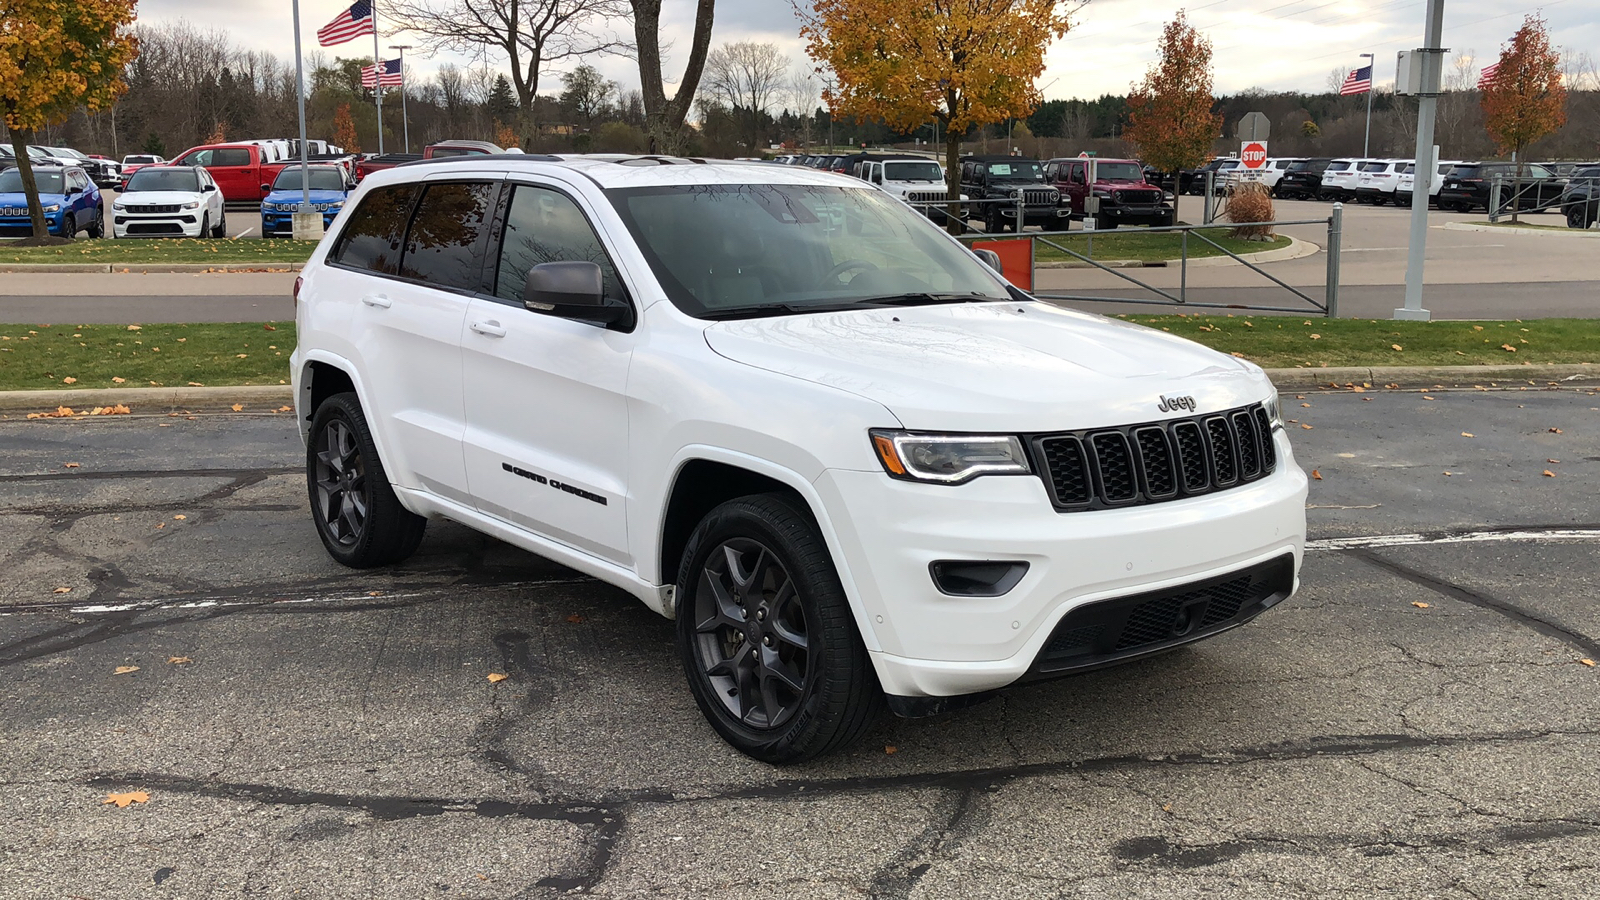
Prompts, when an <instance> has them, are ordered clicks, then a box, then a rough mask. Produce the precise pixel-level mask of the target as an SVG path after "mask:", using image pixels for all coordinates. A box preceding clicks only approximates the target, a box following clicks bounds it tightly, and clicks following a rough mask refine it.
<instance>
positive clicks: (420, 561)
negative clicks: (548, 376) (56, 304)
mask: <svg viewBox="0 0 1600 900" xmlns="http://www.w3.org/2000/svg"><path fill="white" fill-rule="evenodd" d="M1500 387H1502V388H1503V387H1504V386H1500ZM1517 387H1521V388H1525V389H1523V390H1518V389H1502V390H1491V391H1439V392H1429V393H1428V395H1427V396H1431V397H1433V398H1434V399H1432V400H1426V399H1424V397H1423V395H1420V394H1419V393H1418V392H1415V391H1409V392H1399V391H1382V390H1377V391H1368V392H1366V393H1362V394H1355V393H1347V392H1339V393H1333V392H1328V393H1315V392H1311V393H1305V394H1299V395H1297V394H1287V395H1285V397H1284V407H1285V409H1286V411H1287V414H1288V415H1289V416H1291V417H1293V418H1296V419H1298V420H1299V421H1298V422H1296V423H1295V424H1292V425H1290V434H1291V438H1292V440H1293V441H1294V443H1295V446H1296V452H1297V455H1298V457H1299V462H1300V463H1301V464H1302V465H1303V466H1304V467H1305V468H1306V469H1308V470H1310V469H1316V470H1317V471H1318V472H1319V473H1320V474H1321V475H1322V480H1320V481H1315V482H1313V489H1312V496H1311V500H1310V505H1311V507H1312V508H1311V509H1310V511H1309V513H1308V515H1309V518H1310V525H1311V536H1312V538H1313V539H1330V538H1358V537H1371V536H1380V535H1391V534H1416V535H1420V537H1417V538H1415V539H1410V540H1408V541H1406V542H1401V543H1395V544H1386V543H1382V542H1378V543H1368V544H1366V545H1363V546H1345V545H1330V546H1328V547H1327V548H1323V549H1313V550H1311V551H1310V552H1308V554H1307V557H1306V564H1305V568H1304V571H1303V573H1302V587H1301V591H1300V593H1299V594H1297V595H1296V596H1295V597H1294V598H1293V599H1292V600H1290V601H1288V602H1287V603H1285V604H1283V605H1281V606H1280V607H1278V608H1276V609H1274V610H1272V611H1270V612H1269V613H1267V614H1266V615H1264V616H1262V617H1261V618H1260V619H1259V620H1257V621H1256V622H1254V623H1252V624H1251V625H1249V626H1247V627H1245V628H1243V629H1239V630H1236V631H1233V632H1229V633H1227V634H1224V635H1221V636H1219V637H1217V638H1215V639H1212V640H1209V641H1205V642H1201V643H1200V644H1197V645H1193V646H1191V647H1189V648H1187V649H1183V650H1180V651H1177V652H1173V653H1170V654H1167V655H1164V656H1160V657H1157V658H1154V659H1149V660H1145V661H1142V662H1138V663H1134V664H1130V665H1126V666H1122V667H1119V668H1113V669H1109V670H1103V671H1098V672H1093V673H1089V674H1086V675H1081V676H1078V677H1074V678H1069V679H1064V680H1058V681H1053V682H1045V683H1041V684H1034V685H1029V686H1025V687H1019V688H1014V689H1011V690H1008V691H1005V692H1002V693H1001V694H1000V695H999V696H998V697H996V698H994V699H993V700H991V701H989V702H986V703H983V704H981V705H978V706H976V707H973V708H970V709H966V710H962V711H959V712H955V713H951V714H947V715H944V716H941V717H936V718H931V719H923V720H915V721H910V720H895V719H885V720H884V721H883V722H882V723H881V724H880V725H879V726H878V727H877V728H876V729H875V730H874V731H873V732H872V733H871V734H870V735H869V736H868V738H867V739H866V740H865V741H864V742H863V743H862V744H861V745H859V746H858V747H856V748H854V749H853V750H851V751H849V752H847V753H844V754H841V755H838V756H835V757H831V758H828V759H824V760H820V761H817V762H814V763H811V764H807V765H805V766H800V767H794V768H787V769H776V768H772V767H768V766H765V765H762V764H759V763H755V762H753V761H751V760H748V759H746V758H744V757H741V756H739V755H738V754H736V753H734V752H733V751H732V750H730V749H729V748H727V747H726V746H725V745H724V744H722V742H721V741H720V740H718V739H717V738H716V736H715V735H714V734H713V733H712V732H711V730H710V729H709V727H707V726H706V725H705V724H704V722H703V721H702V719H701V717H700V714H699V711H698V710H697V709H696V708H695V705H694V702H693V700H692V699H691V697H690V696H689V693H688V690H687V688H686V687H685V685H684V683H683V676H682V671H681V667H680V665H679V663H678V662H677V660H676V658H675V657H674V654H673V650H672V631H671V627H670V624H669V623H668V622H667V621H665V620H663V619H660V618H658V617H656V616H655V615H654V614H652V613H650V612H649V611H647V610H646V609H644V608H643V607H642V606H641V605H639V604H638V603H637V602H635V601H633V600H631V599H630V598H628V597H626V596H624V595H623V594H622V593H621V592H620V591H617V590H614V589H612V588H609V587H606V586H604V585H602V584H599V583H598V582H595V581H592V580H590V579H587V578H585V577H582V576H580V575H577V574H576V573H573V572H571V571H570V570H567V569H564V568H562V567H560V566H557V565H555V564H553V563H550V562H547V561H544V560H541V559H539V558H537V557H534V556H531V555H528V554H526V553H523V552H521V551H519V550H516V549H513V548H510V547H508V546H506V545H504V544H501V543H499V542H497V541H494V540H491V539H488V538H484V537H481V536H478V535H476V534H474V533H472V532H469V531H467V530H466V529H464V528H462V527H460V526H456V525H453V524H450V523H437V522H436V523H433V524H432V525H430V528H429V532H428V536H427V538H426V539H425V541H424V542H423V545H422V549H421V551H420V553H419V554H418V556H417V557H415V558H414V559H413V560H411V561H410V562H408V563H407V564H405V565H403V566H400V567H397V568H394V569H390V570H381V571H369V572H355V571H350V570H345V569H341V568H339V567H338V566H336V565H335V564H333V563H332V562H331V561H330V560H329V559H328V558H327V556H326V554H325V553H324V552H323V551H322V548H321V546H320V544H319V543H318V541H317V538H316V535H315V533H314V531H313V529H312V527H311V525H310V522H309V518H308V515H307V512H306V508H305V491H304V482H303V479H302V477H301V476H300V475H299V474H298V472H299V462H300V460H301V458H302V451H301V449H300V446H299V443H298V438H297V436H296V434H295V430H294V427H293V423H292V421H290V420H289V418H288V417H287V415H277V416H272V415H261V416H249V415H238V416H216V417H198V418H195V419H192V420H191V419H187V418H183V417H177V418H168V417H148V418H147V417H140V416H137V415H135V416H132V417H126V418H123V417H119V418H118V419H115V420H104V419H102V420H96V421H33V422H29V421H19V420H18V419H16V418H15V417H13V418H10V419H4V420H0V446H4V447H5V448H6V451H7V452H6V453H5V454H4V456H3V457H0V672H3V677H0V701H3V704H4V706H3V708H4V710H5V715H4V716H3V717H0V811H3V821H4V822H5V827H4V828H3V829H0V895H3V896H5V897H6V898H62V897H74V898H90V900H100V898H142V897H152V898H155V897H183V898H209V897H238V896H252V897H254V896H261V897H291V896H300V897H306V896H311V897H357V896H361V897H367V896H377V897H462V898H508V897H525V898H547V897H561V896H567V895H582V896H598V897H617V898H620V897H642V896H648V897H710V898H721V897H728V898H733V897H739V898H747V897H751V896H759V897H763V898H769V897H770V898H789V897H793V898H827V897H884V898H944V897H959V898H961V900H975V898H986V897H1020V896H1028V897H1070V898H1078V897H1083V898H1089V897H1097V898H1098V897H1163V898H1165V897H1175V896H1177V897H1187V896H1207V897H1224V898H1234V897H1238V898H1254V897H1261V898H1298V897H1331V896H1340V897H1344V896H1348V897H1370V896H1375V895H1380V894H1381V895H1383V896H1392V897H1406V898H1410V897H1416V898H1423V897H1494V898H1519V897H1576V896H1586V895H1588V894H1589V893H1591V892H1592V891H1593V886H1594V885H1595V883H1596V880H1597V878H1600V772H1597V769H1596V766H1595V764H1594V760H1595V759H1597V758H1600V727H1597V725H1596V721H1597V712H1600V690H1597V688H1600V681H1597V679H1600V669H1596V668H1591V667H1588V666H1584V665H1582V664H1581V663H1580V662H1579V660H1580V659H1583V658H1595V657H1596V656H1597V654H1596V648H1597V647H1600V604H1596V602H1595V599H1594V598H1595V596H1596V591H1595V589H1596V587H1597V582H1600V567H1597V566H1596V564H1595V562H1594V559H1595V544H1596V543H1597V542H1600V513H1597V511H1596V510H1595V508H1594V506H1595V500H1594V498H1595V497H1596V496H1597V491H1596V486H1597V481H1600V472H1597V468H1600V456H1587V455H1585V454H1588V453H1593V452H1594V451H1593V449H1592V448H1594V447H1595V446H1597V445H1600V442H1597V438H1600V396H1596V395H1595V394H1594V393H1593V392H1590V391H1581V390H1560V391H1555V390H1547V389H1545V386H1543V385H1534V386H1525V385H1522V386H1517ZM1302 404H1309V405H1304V406H1303V405H1302ZM136 412H137V411H136ZM1300 423H1305V424H1310V425H1313V426H1314V427H1313V428H1312V429H1309V430H1306V429H1300V428H1299V427H1298V425H1299V424H1300ZM1556 428H1559V429H1560V431H1559V432H1556V431H1552V430H1551V429H1556ZM1462 432H1468V433H1471V434H1472V435H1474V437H1471V438H1468V437H1464V436H1458V435H1460V434H1461V433H1462ZM1552 460H1560V462H1554V461H1552ZM67 463H76V464H77V467H76V468H66V464H67ZM1546 469H1548V470H1550V471H1552V472H1553V473H1555V477H1549V476H1545V475H1543V474H1542V473H1543V472H1544V470H1546ZM1445 471H1450V472H1451V473H1452V474H1451V475H1444V474H1443V473H1444V472H1445ZM1584 529H1594V531H1593V532H1592V533H1589V532H1585V531H1584ZM1506 531H1510V532H1514V533H1513V534H1510V535H1506V534H1497V533H1496V532H1506ZM1558 531H1559V532H1561V533H1559V534H1558V533H1557V532H1558ZM1465 532H1474V533H1482V534H1480V537H1481V538H1482V539H1481V540H1480V539H1479V538H1473V539H1470V540H1461V539H1460V538H1459V535H1460V534H1461V533H1465ZM1452 535H1455V536H1457V537H1455V538H1453V539H1451V540H1448V541H1443V542H1441V541H1440V540H1439V538H1442V537H1449V536H1452ZM1484 535H1486V537H1485V536H1484ZM60 588H70V590H68V591H64V592H59V593H58V592H57V591H58V590H59V589H60ZM1418 604H1425V605H1418ZM135 666H136V667H137V670H136V671H131V672H126V673H124V674H115V673H116V670H117V669H118V668H119V667H135ZM491 672H498V673H503V674H505V675H507V676H508V677H507V678H506V679H505V680H503V681H500V682H498V683H490V682H489V681H488V679H487V677H486V676H487V675H488V674H489V673H491ZM889 748H893V751H892V752H890V749H889ZM124 791H144V792H146V793H148V795H149V800H148V802H144V803H135V804H132V805H130V806H127V807H126V808H117V807H115V806H112V805H108V804H105V803H103V802H102V801H103V800H104V799H105V798H106V795H107V794H109V793H113V792H124Z"/></svg>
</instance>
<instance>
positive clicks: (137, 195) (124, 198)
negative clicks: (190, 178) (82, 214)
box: [117, 191, 203, 206]
mask: <svg viewBox="0 0 1600 900" xmlns="http://www.w3.org/2000/svg"><path fill="white" fill-rule="evenodd" d="M202 196H203V195H202V194H201V193H200V192H199V191H129V192H128V193H126V194H118V195H117V202H118V203H121V204H122V205H123V206H172V205H174V204H176V205H178V206H182V205H183V204H185V203H198V202H200V199H201V197H202Z"/></svg>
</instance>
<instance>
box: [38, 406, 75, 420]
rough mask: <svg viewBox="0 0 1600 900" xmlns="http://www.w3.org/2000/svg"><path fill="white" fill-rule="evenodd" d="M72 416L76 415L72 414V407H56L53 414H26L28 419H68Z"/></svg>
mask: <svg viewBox="0 0 1600 900" xmlns="http://www.w3.org/2000/svg"><path fill="white" fill-rule="evenodd" d="M74 415H76V413H74V412H73V411H72V407H70V406H58V407H56V409H55V412H42V413H28V418H30V419H70V418H72V417H73V416H74Z"/></svg>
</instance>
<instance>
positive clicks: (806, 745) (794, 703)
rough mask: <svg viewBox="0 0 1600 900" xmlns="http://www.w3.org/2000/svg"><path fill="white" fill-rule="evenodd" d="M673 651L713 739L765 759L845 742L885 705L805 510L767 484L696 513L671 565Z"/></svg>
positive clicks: (782, 759)
mask: <svg viewBox="0 0 1600 900" xmlns="http://www.w3.org/2000/svg"><path fill="white" fill-rule="evenodd" d="M677 595H678V615H677V618H678V651H679V654H680V656H681V657H682V659H683V667H684V672H685V674H686V675H687V676H688V679H689V687H690V690H691V691H692V692H693V693H694V698H695V702H696V703H698V704H699V706H700V711H701V713H703V714H704V715H705V717H706V720H707V721H708V722H710V724H711V727H712V728H714V729H716V731H717V733H718V734H719V735H721V736H722V739H723V740H725V741H727V742H728V743H729V744H731V745H732V746H733V747H734V748H735V749H737V750H739V751H740V752H741V753H744V754H746V755H748V756H751V757H753V758H755V759H759V760H762V761H764V762H769V763H779V764H783V763H797V762H802V761H804V760H807V759H811V758H813V757H816V756H819V755H821V754H824V753H830V752H833V751H835V750H839V749H842V748H844V747H846V746H849V745H850V744H851V743H853V742H855V741H856V740H858V739H859V738H860V737H861V736H862V735H863V734H865V733H866V731H867V729H868V728H869V727H871V725H872V724H873V723H874V722H875V721H876V720H877V718H878V716H879V713H880V711H881V709H882V707H883V703H884V701H883V693H882V690H881V689H880V688H879V686H878V681H877V677H876V675H875V674H874V672H873V670H872V664H871V662H870V661H869V660H868V658H867V651H866V647H865V646H864V645H863V644H862V642H861V636H860V635H859V634H858V633H857V632H856V625H855V618H854V616H853V615H852V614H851V610H850V603H849V601H848V600H847V599H846V598H845V596H844V589H843V588H842V587H841V586H840V584H839V576H838V573H837V572H836V571H835V569H834V567H833V560H832V558H831V557H830V556H829V555H828V549H827V547H826V545H825V544H824V543H823V541H822V537H821V535H819V534H818V533H817V528H816V525H815V524H813V522H812V519H811V517H810V516H809V515H808V514H807V513H806V512H805V511H804V510H803V509H802V508H800V507H798V506H797V505H796V504H795V503H794V502H793V501H791V500H789V499H787V498H786V497H784V496H781V495H777V494H762V495H757V496H751V497H742V498H739V499H737V500H730V501H728V502H726V503H724V504H722V505H721V506H718V507H717V508H716V509H714V510H712V511H711V513H710V514H709V515H707V516H706V518H705V519H704V520H702V521H701V522H700V524H699V526H698V527H696V528H695V530H694V534H693V535H692V536H691V537H690V538H689V545H688V547H687V549H686V550H685V551H684V556H683V562H682V564H681V566H680V567H679V571H678V584H677Z"/></svg>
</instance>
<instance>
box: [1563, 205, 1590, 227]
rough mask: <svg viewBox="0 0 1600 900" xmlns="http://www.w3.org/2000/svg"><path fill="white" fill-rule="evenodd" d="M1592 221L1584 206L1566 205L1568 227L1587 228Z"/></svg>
mask: <svg viewBox="0 0 1600 900" xmlns="http://www.w3.org/2000/svg"><path fill="white" fill-rule="evenodd" d="M1592 221H1594V220H1593V219H1592V218H1590V216H1589V213H1588V210H1587V208H1586V207H1584V206H1582V205H1577V206H1569V207H1567V227H1568V228H1588V227H1589V223H1590V222H1592Z"/></svg>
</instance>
